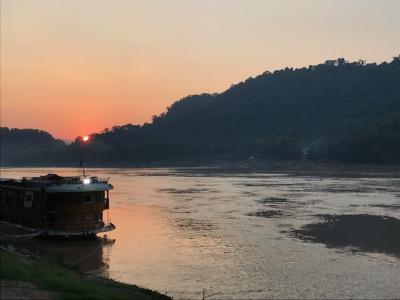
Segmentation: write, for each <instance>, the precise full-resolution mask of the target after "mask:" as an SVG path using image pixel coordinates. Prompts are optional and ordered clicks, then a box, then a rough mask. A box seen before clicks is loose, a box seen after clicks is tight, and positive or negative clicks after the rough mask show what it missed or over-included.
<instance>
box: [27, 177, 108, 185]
mask: <svg viewBox="0 0 400 300" xmlns="http://www.w3.org/2000/svg"><path fill="white" fill-rule="evenodd" d="M85 179H89V180H90V181H89V183H105V184H107V183H108V181H109V177H103V178H99V177H96V176H91V177H83V176H80V177H71V178H65V179H57V180H51V179H43V178H39V177H23V178H22V182H24V183H27V184H30V183H31V184H34V185H36V184H40V185H44V186H54V185H63V184H84V183H85V181H84V180H85Z"/></svg>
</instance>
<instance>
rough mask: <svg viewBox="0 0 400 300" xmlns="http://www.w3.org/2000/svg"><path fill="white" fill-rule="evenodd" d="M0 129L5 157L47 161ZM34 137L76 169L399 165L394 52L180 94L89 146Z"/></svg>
mask: <svg viewBox="0 0 400 300" xmlns="http://www.w3.org/2000/svg"><path fill="white" fill-rule="evenodd" d="M6 133H7V132H6ZM16 133H17V132H14V135H15V134H16ZM3 135H4V134H3V131H2V145H3V144H4V145H5V146H6V147H5V148H6V149H8V150H7V151H5V152H4V154H3V153H2V157H5V158H6V161H18V162H21V161H24V160H25V161H26V157H31V156H32V155H33V154H34V155H38V160H41V159H44V161H45V162H46V161H47V157H50V158H54V156H51V155H50V156H47V155H45V154H43V153H42V151H40V150H39V149H38V148H35V147H33V146H30V147H33V148H30V149H31V150H28V148H27V147H25V146H23V149H19V148H18V147H20V145H24V144H21V143H15V142H11V141H12V139H10V138H8V139H4V138H3ZM41 135H43V137H41V138H43V139H46V138H45V137H44V136H47V139H48V142H44V141H43V142H40V145H41V146H40V147H42V146H44V145H49V147H50V148H49V149H51V151H50V152H53V151H54V150H57V151H58V150H59V149H61V150H60V151H58V154H59V155H58V158H57V161H58V162H59V163H70V164H75V165H76V163H77V162H78V161H79V160H81V159H83V160H84V161H85V162H86V163H88V164H92V165H96V164H102V165H103V164H108V165H111V164H118V165H123V164H125V163H126V164H135V163H141V162H145V163H146V162H154V161H164V162H171V163H173V162H175V161H185V160H187V161H192V160H201V161H208V160H212V159H222V160H236V159H248V158H252V159H266V160H274V161H276V160H283V161H285V160H311V161H316V162H325V161H340V162H345V163H399V162H400V155H399V154H400V57H395V58H394V59H393V60H392V61H391V62H390V63H386V62H385V63H382V64H379V65H377V64H375V63H373V64H366V63H365V62H363V61H358V62H352V63H349V62H347V61H346V60H344V59H343V58H340V59H337V60H331V61H326V62H325V63H323V64H320V65H315V66H309V67H307V68H301V69H291V68H286V69H284V70H278V71H275V72H272V73H271V72H265V73H263V74H262V75H259V76H257V77H255V78H249V79H247V80H246V81H244V82H240V83H238V84H236V85H233V86H232V87H231V88H229V89H228V90H227V91H225V92H223V93H221V94H200V95H192V96H188V97H186V98H183V99H181V100H179V101H177V102H175V103H173V104H172V105H171V107H169V108H168V110H167V112H166V113H163V114H161V115H160V116H155V117H154V118H153V121H152V123H151V124H144V125H143V126H139V125H131V124H128V125H124V126H115V127H113V128H112V129H111V130H104V131H103V132H101V133H96V134H93V135H92V136H91V142H90V143H84V142H83V141H82V140H81V139H80V138H77V139H76V140H75V142H73V143H72V144H71V145H70V146H68V147H65V146H63V145H62V143H61V142H60V141H55V140H54V139H52V138H51V136H48V135H46V134H45V133H43V132H38V131H34V132H32V136H35V138H36V139H38V138H39V136H41ZM28 140H29V141H31V139H28ZM28 140H27V143H28V144H29V143H30V142H28ZM30 145H32V143H30ZM46 147H47V146H46ZM10 149H17V150H10ZM40 149H42V148H40ZM31 152H33V153H31ZM17 153H18V154H17ZM35 153H36V154H35Z"/></svg>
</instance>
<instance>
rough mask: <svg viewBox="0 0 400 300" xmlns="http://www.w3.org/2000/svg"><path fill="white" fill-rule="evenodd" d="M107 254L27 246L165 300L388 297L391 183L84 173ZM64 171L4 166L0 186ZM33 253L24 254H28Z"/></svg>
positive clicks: (386, 179) (391, 292) (68, 246)
mask: <svg viewBox="0 0 400 300" xmlns="http://www.w3.org/2000/svg"><path fill="white" fill-rule="evenodd" d="M88 171H89V173H90V174H91V175H94V176H100V177H104V176H110V182H111V183H112V184H113V186H114V189H113V190H112V191H111V193H110V199H111V200H110V205H111V209H110V210H109V211H107V212H106V213H105V214H108V215H109V217H110V218H111V220H112V222H113V223H114V224H115V225H116V226H117V228H116V230H114V231H113V232H110V233H108V237H109V238H111V239H115V243H114V244H103V243H101V242H99V241H97V240H95V241H93V240H89V241H46V240H45V241H43V240H33V241H29V242H26V243H25V244H24V245H22V246H21V245H17V246H20V247H29V248H30V249H31V251H35V253H36V254H37V255H53V256H54V257H57V259H58V260H60V261H62V262H65V263H67V264H74V265H75V266H76V267H77V268H79V269H81V270H82V271H85V272H89V273H93V274H97V275H101V276H105V277H110V278H113V279H116V280H118V281H122V282H126V283H133V284H136V285H139V286H143V287H146V288H150V289H154V290H157V291H159V292H161V293H166V294H168V295H170V296H173V297H174V298H177V299H180V298H197V299H201V298H202V297H203V293H204V296H205V298H206V299H221V298H222V299H227V298H229V299H234V298H237V299H244V298H245V299H257V298H399V297H400V178H399V177H398V176H395V175H393V174H385V173H372V172H368V173H334V172H332V173H330V172H322V171H321V172H296V173H294V172H281V173H276V172H267V171H265V172H259V171H258V172H250V171H248V170H247V171H225V170H221V169H211V168H209V169H207V168H205V169H202V168H199V169H184V168H159V169H146V168H136V169H89V170H88ZM47 173H57V174H59V175H75V174H76V173H77V170H76V169H72V168H58V169H55V168H4V169H1V177H11V178H20V177H22V176H34V175H43V174H47ZM32 249H34V250H32Z"/></svg>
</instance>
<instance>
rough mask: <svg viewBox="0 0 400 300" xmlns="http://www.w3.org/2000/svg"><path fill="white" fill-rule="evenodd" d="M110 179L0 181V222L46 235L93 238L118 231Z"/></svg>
mask: <svg viewBox="0 0 400 300" xmlns="http://www.w3.org/2000/svg"><path fill="white" fill-rule="evenodd" d="M112 188H113V186H112V185H111V184H110V183H108V178H106V179H101V178H98V177H94V176H92V177H90V176H86V175H85V174H84V175H82V176H71V177H62V176H58V175H57V174H47V175H45V176H40V177H29V178H28V177H23V178H22V179H7V178H1V179H0V219H1V220H2V221H3V222H7V224H9V225H10V224H14V225H15V226H19V227H20V228H27V229H32V230H34V231H36V232H37V233H40V235H47V236H64V237H73V236H93V235H95V234H97V233H101V232H107V231H111V230H113V229H115V226H114V224H112V223H111V222H110V220H109V218H105V217H104V214H103V213H104V211H105V210H108V209H109V208H110V198H109V191H110V190H111V189H112Z"/></svg>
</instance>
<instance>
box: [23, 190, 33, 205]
mask: <svg viewBox="0 0 400 300" xmlns="http://www.w3.org/2000/svg"><path fill="white" fill-rule="evenodd" d="M32 203H33V192H32V191H26V192H25V198H24V207H25V208H32Z"/></svg>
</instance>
